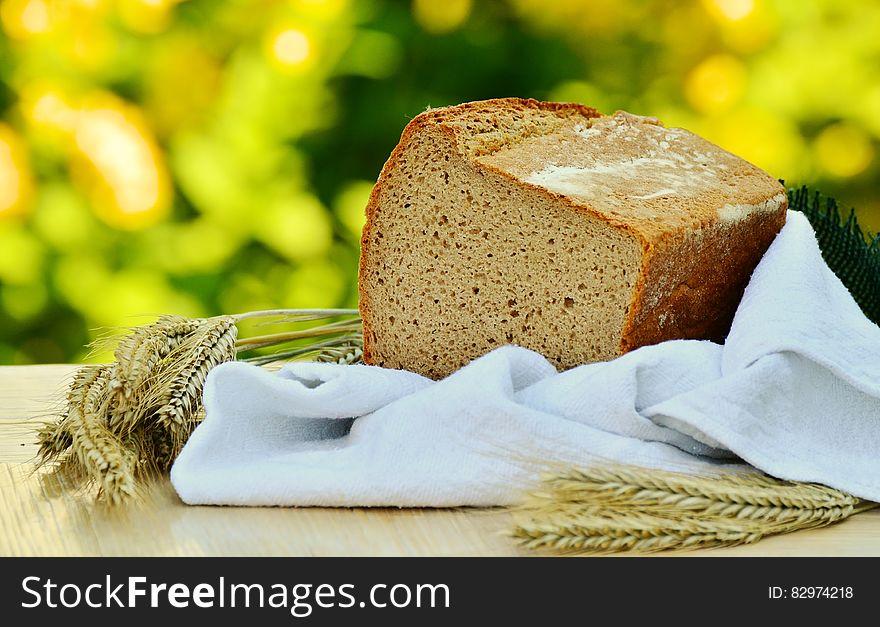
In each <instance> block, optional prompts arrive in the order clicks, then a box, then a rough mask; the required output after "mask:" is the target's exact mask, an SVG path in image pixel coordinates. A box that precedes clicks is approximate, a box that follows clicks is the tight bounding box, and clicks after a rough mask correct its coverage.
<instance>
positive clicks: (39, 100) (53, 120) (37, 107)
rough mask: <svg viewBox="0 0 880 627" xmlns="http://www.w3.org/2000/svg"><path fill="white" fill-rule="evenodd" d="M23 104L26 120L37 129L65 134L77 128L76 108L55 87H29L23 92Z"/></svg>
mask: <svg viewBox="0 0 880 627" xmlns="http://www.w3.org/2000/svg"><path fill="white" fill-rule="evenodd" d="M21 102H22V110H23V111H24V115H25V118H26V119H27V121H28V122H29V123H30V124H31V125H33V126H35V127H38V128H42V129H47V130H52V131H61V132H65V133H69V132H72V131H73V130H74V129H75V127H76V114H77V112H76V108H75V107H74V106H73V104H72V103H71V102H70V100H69V99H68V97H67V96H66V95H65V94H63V93H62V92H61V91H59V90H57V89H55V88H53V87H50V86H46V85H29V86H27V87H25V88H24V89H23V90H22V98H21Z"/></svg>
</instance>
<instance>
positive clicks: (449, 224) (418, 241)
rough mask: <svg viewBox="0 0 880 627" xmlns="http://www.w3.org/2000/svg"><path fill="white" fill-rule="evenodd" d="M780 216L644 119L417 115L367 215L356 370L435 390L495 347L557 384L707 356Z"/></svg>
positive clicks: (766, 199)
mask: <svg viewBox="0 0 880 627" xmlns="http://www.w3.org/2000/svg"><path fill="white" fill-rule="evenodd" d="M786 203H787V201H786V196H785V193H784V190H783V188H782V186H781V185H780V184H779V183H778V181H776V180H775V179H773V178H772V177H770V176H769V175H768V174H766V173H765V172H763V171H762V170H760V169H759V168H757V167H755V166H754V165H752V164H750V163H748V162H746V161H744V160H742V159H740V158H739V157H736V156H734V155H732V154H730V153H728V152H726V151H724V150H722V149H721V148H719V147H718V146H715V145H714V144H712V143H710V142H708V141H706V140H704V139H702V138H700V137H698V136H696V135H694V134H692V133H690V132H688V131H685V130H683V129H677V128H666V127H664V126H663V125H662V124H661V123H659V122H658V121H657V120H656V119H653V118H645V117H639V116H633V115H630V114H628V113H623V112H618V113H616V114H614V115H612V116H602V115H600V114H599V113H598V112H596V111H595V110H593V109H590V108H588V107H584V106H581V105H574V104H559V103H543V102H537V101H534V100H522V99H512V98H511V99H497V100H489V101H482V102H474V103H467V104H464V105H458V106H454V107H447V108H443V109H434V110H430V111H427V112H425V113H423V114H421V115H419V116H417V117H416V118H415V119H413V120H412V122H410V124H409V125H408V126H407V127H406V129H404V132H403V135H402V137H401V141H400V143H399V144H398V146H397V147H396V148H395V150H394V151H393V152H392V154H391V156H390V158H389V160H388V162H387V163H386V164H385V167H384V168H383V170H382V173H381V174H380V176H379V180H378V182H377V184H376V186H375V188H374V189H373V193H372V195H371V197H370V201H369V204H368V206H367V223H366V226H365V227H364V232H363V237H362V242H361V244H362V248H361V266H360V277H359V285H360V308H361V313H362V316H363V319H364V344H365V347H364V357H365V360H366V361H367V362H368V363H372V364H377V365H382V366H386V367H391V368H405V369H407V370H412V371H415V372H419V373H421V374H424V375H426V376H429V377H432V378H440V377H443V376H446V375H448V374H449V373H451V372H452V371H454V370H455V369H457V368H459V367H461V366H462V365H464V364H466V363H467V362H469V361H470V360H472V359H474V358H475V357H478V356H480V355H482V354H484V353H486V352H488V351H489V350H492V349H493V348H496V347H497V346H500V345H502V344H507V343H514V344H518V345H521V346H525V347H527V348H531V349H533V350H536V351H539V352H541V353H542V354H544V355H545V356H546V357H547V358H548V359H550V360H551V361H552V362H554V363H555V364H556V365H557V366H558V367H559V368H561V369H567V368H571V367H574V366H577V365H580V364H584V363H589V362H593V361H598V360H605V359H610V358H613V357H615V356H617V355H620V354H622V353H624V352H626V351H628V350H632V349H634V348H636V347H638V346H642V345H645V344H651V343H656V342H660V341H663V340H667V339H676V338H696V339H713V340H722V339H723V337H724V335H725V334H726V332H727V330H728V329H729V325H730V321H731V319H732V316H733V313H734V311H735V308H736V305H737V304H738V302H739V299H740V297H741V295H742V290H743V288H744V286H745V284H746V283H747V281H748V278H749V276H750V274H751V272H752V270H753V269H754V266H755V265H756V264H757V262H758V261H759V260H760V258H761V256H762V255H763V253H764V251H765V250H766V248H767V246H769V244H770V242H771V241H772V239H773V237H775V235H776V233H777V232H778V230H779V229H780V228H781V226H782V224H783V223H784V220H785V208H786Z"/></svg>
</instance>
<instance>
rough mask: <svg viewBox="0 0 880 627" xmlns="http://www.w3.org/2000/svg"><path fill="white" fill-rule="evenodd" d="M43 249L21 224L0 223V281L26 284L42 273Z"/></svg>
mask: <svg viewBox="0 0 880 627" xmlns="http://www.w3.org/2000/svg"><path fill="white" fill-rule="evenodd" d="M44 262H45V249H44V248H43V245H42V244H41V243H40V241H39V240H38V239H37V238H36V237H34V236H33V235H32V234H31V233H29V232H28V231H26V230H25V229H23V228H22V227H21V226H18V225H15V226H12V227H9V226H8V225H7V227H6V228H4V227H3V225H2V224H0V283H5V284H8V285H28V284H32V283H35V282H37V281H39V279H40V275H42V273H43V265H44Z"/></svg>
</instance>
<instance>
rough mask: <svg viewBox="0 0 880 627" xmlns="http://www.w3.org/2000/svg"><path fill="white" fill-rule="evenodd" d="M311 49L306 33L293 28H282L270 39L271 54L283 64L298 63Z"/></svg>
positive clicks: (303, 59)
mask: <svg viewBox="0 0 880 627" xmlns="http://www.w3.org/2000/svg"><path fill="white" fill-rule="evenodd" d="M311 51H312V46H311V43H310V42H309V37H308V35H306V34H305V33H304V32H302V31H301V30H298V29H295V28H290V29H287V30H283V31H281V32H280V33H278V34H276V35H275V37H274V38H273V39H272V54H273V56H274V57H275V59H276V60H277V61H278V62H279V63H282V64H283V65H294V66H295V65H300V64H302V63H303V62H304V61H306V60H307V59H308V58H309V55H310V54H311Z"/></svg>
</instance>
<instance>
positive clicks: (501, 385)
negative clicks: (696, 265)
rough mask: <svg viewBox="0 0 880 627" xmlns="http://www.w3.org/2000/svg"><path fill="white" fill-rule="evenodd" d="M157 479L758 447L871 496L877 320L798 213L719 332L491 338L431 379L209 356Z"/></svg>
mask: <svg viewBox="0 0 880 627" xmlns="http://www.w3.org/2000/svg"><path fill="white" fill-rule="evenodd" d="M204 403H205V408H206V411H207V417H206V419H205V421H204V422H203V423H202V424H201V425H200V426H199V427H198V428H197V429H196V430H195V432H194V433H193V434H192V436H191V437H190V439H189V441H188V442H187V444H186V446H185V447H184V449H183V451H182V452H181V454H180V456H179V457H178V459H177V461H176V462H175V464H174V467H173V468H172V472H171V479H172V482H173V484H174V487H175V489H176V490H177V492H178V494H179V495H180V497H181V498H182V499H183V500H184V501H185V502H187V503H191V504H229V505H323V506H382V505H386V506H437V507H442V506H457V505H508V504H513V503H516V502H518V501H519V500H520V498H521V496H522V493H523V490H525V489H528V488H529V487H530V486H531V485H533V484H534V481H535V480H536V478H537V476H538V475H539V474H540V473H541V472H543V471H546V470H550V469H553V468H554V467H564V466H568V465H578V466H587V465H589V464H593V463H609V462H619V463H627V464H635V465H640V466H646V467H651V468H663V469H668V470H677V471H681V472H693V473H696V472H701V473H705V472H712V471H714V470H718V469H728V470H743V469H748V466H747V465H746V464H750V465H752V466H755V467H757V468H759V469H761V470H763V471H765V472H767V473H769V474H771V475H774V476H776V477H780V478H783V479H790V480H798V481H813V482H818V483H823V484H826V485H829V486H832V487H835V488H838V489H841V490H845V491H847V492H850V493H852V494H854V495H856V496H859V497H862V498H866V499H871V500H880V327H878V326H877V325H875V324H873V323H872V322H870V321H869V320H868V319H867V318H865V317H864V315H863V314H862V313H861V311H860V310H859V308H858V305H856V303H855V302H854V301H853V299H852V297H851V296H850V294H849V292H848V291H847V290H846V288H845V287H844V286H843V284H842V283H841V282H840V281H839V280H838V279H837V277H836V276H835V275H834V274H833V273H832V272H831V270H829V269H828V267H827V266H826V265H825V263H824V262H823V260H822V257H821V254H820V252H819V248H818V246H817V243H816V239H815V236H814V234H813V231H812V228H811V227H810V224H809V222H808V221H807V220H806V218H805V217H804V216H803V215H802V214H800V213H797V212H789V215H788V219H787V223H786V225H785V227H784V228H783V230H782V231H781V233H780V234H779V236H778V237H777V238H776V240H775V241H774V242H773V244H772V245H771V247H770V248H769V250H768V251H767V253H766V254H765V256H764V258H763V259H762V260H761V262H760V264H759V265H758V267H757V268H756V270H755V272H754V274H753V276H752V278H751V281H750V283H749V285H748V287H747V289H746V292H745V295H744V297H743V299H742V302H741V303H740V306H739V309H738V310H737V313H736V317H735V319H734V321H733V326H732V328H731V331H730V334H729V336H728V338H727V340H726V342H725V344H724V345H723V346H722V345H718V344H714V343H711V342H704V341H692V340H678V341H670V342H664V343H662V344H658V345H655V346H647V347H643V348H640V349H638V350H636V351H633V352H631V353H628V354H626V355H623V356H622V357H619V358H618V359H615V360H613V361H610V362H602V363H595V364H588V365H584V366H581V367H578V368H574V369H572V370H568V371H566V372H563V373H557V372H556V370H555V369H554V367H553V366H552V365H551V364H550V363H549V362H548V361H547V360H546V359H544V357H542V356H541V355H539V354H537V353H535V352H532V351H529V350H526V349H524V348H520V347H516V346H504V347H501V348H498V349H496V350H495V351H493V352H491V353H488V354H487V355H484V356H483V357H481V358H479V359H476V360H475V361H473V362H472V363H470V364H469V365H467V366H465V367H464V368H462V369H460V370H459V371H457V372H455V373H453V374H452V375H450V376H449V377H447V378H446V379H444V380H442V381H437V382H435V381H431V380H429V379H426V378H424V377H421V376H419V375H417V374H414V373H411V372H406V371H401V370H389V369H383V368H378V367H374V366H365V365H337V364H319V363H292V364H289V365H287V366H285V367H284V368H282V369H281V370H280V371H279V372H278V373H269V372H267V371H265V370H263V369H261V368H258V367H254V366H249V365H247V364H244V363H240V362H231V363H227V364H223V365H220V366H218V367H216V368H214V369H213V370H212V371H211V373H210V375H209V376H208V379H207V381H206V384H205V390H204Z"/></svg>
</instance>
